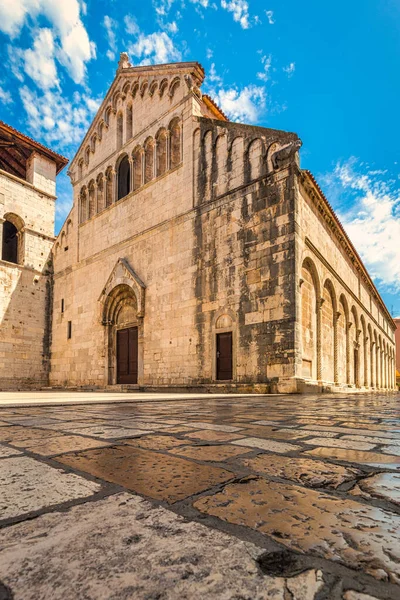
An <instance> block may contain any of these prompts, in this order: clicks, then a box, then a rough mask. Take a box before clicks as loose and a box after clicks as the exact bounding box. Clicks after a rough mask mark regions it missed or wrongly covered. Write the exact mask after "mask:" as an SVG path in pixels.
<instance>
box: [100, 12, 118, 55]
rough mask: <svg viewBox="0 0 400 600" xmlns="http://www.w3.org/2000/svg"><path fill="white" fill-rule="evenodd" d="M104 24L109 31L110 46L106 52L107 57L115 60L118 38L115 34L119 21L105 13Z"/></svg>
mask: <svg viewBox="0 0 400 600" xmlns="http://www.w3.org/2000/svg"><path fill="white" fill-rule="evenodd" d="M103 25H104V27H105V29H106V32H107V41H108V46H109V48H108V50H107V53H106V54H107V58H109V59H110V60H115V53H116V51H117V38H116V35H115V29H116V27H117V22H116V21H114V19H112V18H111V17H109V16H108V15H104V19H103Z"/></svg>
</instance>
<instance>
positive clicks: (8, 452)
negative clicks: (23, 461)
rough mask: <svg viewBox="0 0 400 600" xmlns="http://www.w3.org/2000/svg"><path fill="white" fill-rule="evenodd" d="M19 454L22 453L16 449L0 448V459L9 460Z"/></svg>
mask: <svg viewBox="0 0 400 600" xmlns="http://www.w3.org/2000/svg"><path fill="white" fill-rule="evenodd" d="M21 454H22V452H21V451H20V450H16V448H7V446H0V458H9V457H10V456H18V455H21Z"/></svg>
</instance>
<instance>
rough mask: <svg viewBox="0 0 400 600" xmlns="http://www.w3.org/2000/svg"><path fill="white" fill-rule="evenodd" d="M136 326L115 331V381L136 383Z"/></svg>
mask: <svg viewBox="0 0 400 600" xmlns="http://www.w3.org/2000/svg"><path fill="white" fill-rule="evenodd" d="M137 376H138V328H137V327H129V328H128V329H120V330H119V331H117V383H137Z"/></svg>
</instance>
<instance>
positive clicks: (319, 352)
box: [296, 171, 395, 389]
mask: <svg viewBox="0 0 400 600" xmlns="http://www.w3.org/2000/svg"><path fill="white" fill-rule="evenodd" d="M298 182H299V189H298V195H297V203H296V223H297V231H298V234H299V235H298V239H297V249H298V250H297V257H296V264H297V267H296V268H297V272H298V274H299V285H298V287H297V293H296V297H297V301H296V303H297V306H298V310H299V311H300V314H301V315H302V317H301V319H299V320H298V321H297V337H298V340H301V341H302V342H301V343H298V344H297V356H296V376H297V377H299V379H300V380H301V379H303V384H307V385H308V386H312V385H313V386H317V387H318V386H319V387H326V388H329V389H332V388H335V387H338V386H339V387H340V386H342V387H344V386H350V387H354V388H366V389H370V388H375V389H393V388H394V381H395V360H394V358H395V346H394V326H393V322H392V319H391V317H390V315H389V313H388V311H387V309H386V307H385V306H384V304H383V302H382V301H381V299H380V298H379V296H378V293H377V291H376V289H375V288H374V286H373V284H372V282H371V281H370V279H369V277H368V275H367V274H366V272H365V269H364V268H363V266H362V263H361V262H360V260H359V258H358V257H357V256H356V253H355V251H354V249H353V248H352V247H351V244H350V243H349V241H348V239H347V238H346V236H345V234H344V233H343V231H342V230H341V228H340V225H339V224H338V222H337V220H336V219H335V218H333V217H332V211H331V209H330V207H329V205H328V204H327V202H326V200H325V198H324V197H323V195H322V193H321V192H320V190H319V188H318V186H317V184H316V182H315V181H314V180H313V178H312V176H310V175H309V174H308V173H307V172H304V171H303V172H299V176H298ZM310 361H311V363H312V364H311V367H310V365H309V362H310ZM306 367H307V369H308V372H309V375H308V376H307V377H305V378H304V376H305V368H306ZM299 386H300V389H302V388H303V386H302V385H301V382H299Z"/></svg>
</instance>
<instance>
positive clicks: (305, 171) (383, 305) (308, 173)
mask: <svg viewBox="0 0 400 600" xmlns="http://www.w3.org/2000/svg"><path fill="white" fill-rule="evenodd" d="M303 173H305V174H306V175H307V177H309V178H310V180H311V181H312V183H313V185H314V186H315V187H316V188H317V190H318V193H319V194H320V196H321V197H322V199H323V200H324V202H325V204H326V205H327V208H328V210H329V211H330V213H331V216H332V217H333V219H334V221H335V223H336V224H337V225H338V227H339V229H340V232H341V233H342V234H343V237H344V238H345V240H346V242H347V244H348V245H349V246H350V248H351V250H352V252H353V253H354V256H355V257H356V259H357V262H358V263H359V265H360V266H361V269H362V271H363V273H364V275H365V276H366V278H367V280H368V283H369V284H370V285H371V287H372V289H373V290H374V292H375V294H376V297H377V298H378V300H379V302H380V304H381V306H382V308H383V309H384V312H385V314H386V316H387V317H388V318H389V320H390V321H391V323H392V324H393V325H395V322H394V321H393V317H392V316H391V314H390V312H389V311H388V309H387V307H386V305H385V303H384V301H383V300H382V298H381V295H380V294H379V292H378V290H377V289H376V286H375V284H374V282H373V281H372V279H371V277H370V276H369V273H368V271H367V269H366V268H365V266H364V263H363V261H362V260H361V257H360V255H359V254H358V252H357V250H356V249H355V247H354V245H353V243H352V242H351V240H350V238H349V236H348V235H347V233H346V231H345V229H344V227H343V225H342V223H341V222H340V219H339V217H338V216H337V215H336V213H335V211H334V210H333V208H332V206H331V205H330V203H329V201H328V199H327V197H326V196H325V194H324V192H323V191H322V190H321V188H320V187H319V184H318V182H317V180H316V179H315V177H314V175H313V174H312V173H311V171H308V170H307V169H303Z"/></svg>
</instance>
